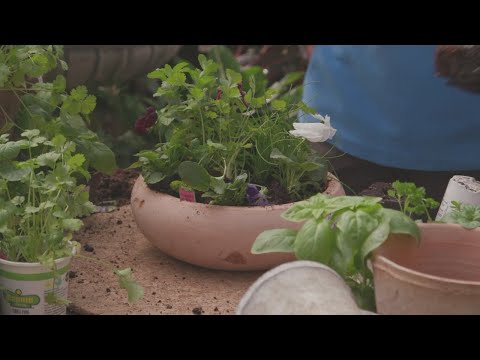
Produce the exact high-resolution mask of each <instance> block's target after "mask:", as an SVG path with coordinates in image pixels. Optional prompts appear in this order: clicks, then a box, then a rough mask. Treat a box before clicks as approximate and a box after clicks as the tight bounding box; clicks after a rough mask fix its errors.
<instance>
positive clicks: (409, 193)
mask: <svg viewBox="0 0 480 360" xmlns="http://www.w3.org/2000/svg"><path fill="white" fill-rule="evenodd" d="M388 196H390V197H392V198H394V199H396V200H397V201H398V205H399V207H400V211H403V212H404V213H405V214H407V215H408V216H412V215H418V216H422V215H425V216H426V217H427V218H428V220H429V221H432V217H431V216H430V212H429V211H428V210H429V209H431V210H433V209H436V208H438V206H439V205H440V204H439V203H438V202H437V201H435V200H434V199H432V198H427V197H426V191H425V188H424V187H417V186H416V185H415V184H414V183H412V182H400V181H398V180H397V181H395V182H393V184H392V189H390V190H388Z"/></svg>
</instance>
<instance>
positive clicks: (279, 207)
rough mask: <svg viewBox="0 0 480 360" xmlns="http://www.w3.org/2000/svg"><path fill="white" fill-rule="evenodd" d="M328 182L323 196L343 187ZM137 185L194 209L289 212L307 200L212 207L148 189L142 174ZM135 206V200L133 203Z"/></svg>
mask: <svg viewBox="0 0 480 360" xmlns="http://www.w3.org/2000/svg"><path fill="white" fill-rule="evenodd" d="M327 180H328V185H327V188H326V189H325V191H324V192H323V193H322V194H330V193H335V192H336V190H337V188H339V187H341V186H342V184H341V183H340V180H338V179H337V178H336V177H335V176H334V175H333V174H331V173H328V175H327ZM135 184H138V185H141V186H143V187H145V191H146V192H147V193H148V195H149V196H152V197H153V196H156V197H163V198H168V199H170V200H173V199H175V200H178V202H179V203H180V202H181V203H182V204H183V203H186V204H189V205H190V206H192V207H198V208H199V209H228V210H229V211H244V210H245V209H248V210H252V211H265V210H267V211H274V210H288V208H290V207H291V206H292V205H294V204H298V203H299V202H301V201H305V200H307V199H305V200H300V201H297V202H292V203H287V204H281V205H269V206H231V205H211V204H203V203H197V202H195V203H191V202H188V201H180V199H179V198H177V197H175V196H172V195H169V194H165V193H162V192H159V191H154V190H152V189H150V188H149V187H148V185H147V184H146V183H145V180H144V178H143V176H142V175H141V174H140V176H139V177H138V178H137V180H135ZM132 197H133V192H132ZM131 203H132V204H133V199H132V201H131Z"/></svg>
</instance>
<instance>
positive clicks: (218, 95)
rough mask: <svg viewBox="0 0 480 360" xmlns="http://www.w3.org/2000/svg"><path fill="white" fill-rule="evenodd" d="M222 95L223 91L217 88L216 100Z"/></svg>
mask: <svg viewBox="0 0 480 360" xmlns="http://www.w3.org/2000/svg"><path fill="white" fill-rule="evenodd" d="M222 95H223V91H222V90H220V89H218V90H217V99H216V100H220V99H221V98H222Z"/></svg>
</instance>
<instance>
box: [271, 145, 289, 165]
mask: <svg viewBox="0 0 480 360" xmlns="http://www.w3.org/2000/svg"><path fill="white" fill-rule="evenodd" d="M270 158H271V159H275V160H281V161H283V162H285V163H293V162H294V161H293V160H292V159H290V158H289V157H288V156H285V155H284V154H282V152H281V151H280V150H278V149H277V148H273V150H272V152H271V153H270Z"/></svg>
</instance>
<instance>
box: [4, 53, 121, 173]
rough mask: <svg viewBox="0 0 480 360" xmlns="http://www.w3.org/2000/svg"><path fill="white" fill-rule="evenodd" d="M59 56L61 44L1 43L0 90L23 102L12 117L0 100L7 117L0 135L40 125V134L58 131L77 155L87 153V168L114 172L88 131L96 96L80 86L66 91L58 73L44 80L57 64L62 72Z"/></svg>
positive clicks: (112, 157) (104, 148) (108, 153)
mask: <svg viewBox="0 0 480 360" xmlns="http://www.w3.org/2000/svg"><path fill="white" fill-rule="evenodd" d="M62 57H63V47H62V46H59V45H2V46H0V92H9V93H11V94H13V96H14V99H16V100H17V101H18V102H19V103H20V105H21V106H20V109H19V111H18V114H17V116H16V117H15V118H13V117H12V116H9V115H8V113H7V111H6V110H5V109H4V104H0V111H1V112H2V114H3V115H4V117H5V119H6V122H5V124H4V125H3V127H2V129H1V130H0V133H6V132H12V133H13V134H14V135H15V136H18V134H19V133H21V132H22V131H24V130H25V129H38V130H40V133H41V135H42V136H47V137H53V136H55V135H56V134H62V135H63V136H64V137H65V138H66V139H67V140H70V141H73V142H75V144H76V147H77V151H78V153H82V154H84V155H85V164H84V167H85V168H88V167H89V166H91V167H93V168H94V169H96V170H99V171H102V172H105V173H112V172H113V171H114V170H115V168H116V162H115V155H114V154H113V152H112V151H111V150H110V149H109V148H108V147H107V146H106V145H105V144H103V143H102V142H101V141H100V140H99V138H98V136H97V135H96V134H95V133H94V132H92V131H90V130H89V129H88V124H89V121H90V118H89V116H90V114H91V113H92V111H93V110H94V109H95V106H96V98H95V97H94V96H92V95H89V94H88V91H87V88H86V87H85V86H83V85H82V86H78V87H76V88H75V89H72V90H71V91H67V89H66V81H65V78H64V77H63V76H62V75H58V76H57V77H56V78H55V80H54V81H53V82H43V80H42V76H44V75H46V74H47V73H48V72H50V71H51V70H53V69H55V68H56V67H57V66H58V64H61V67H62V68H63V69H64V70H66V69H67V68H68V66H67V64H66V63H65V62H64V61H63V60H62Z"/></svg>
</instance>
